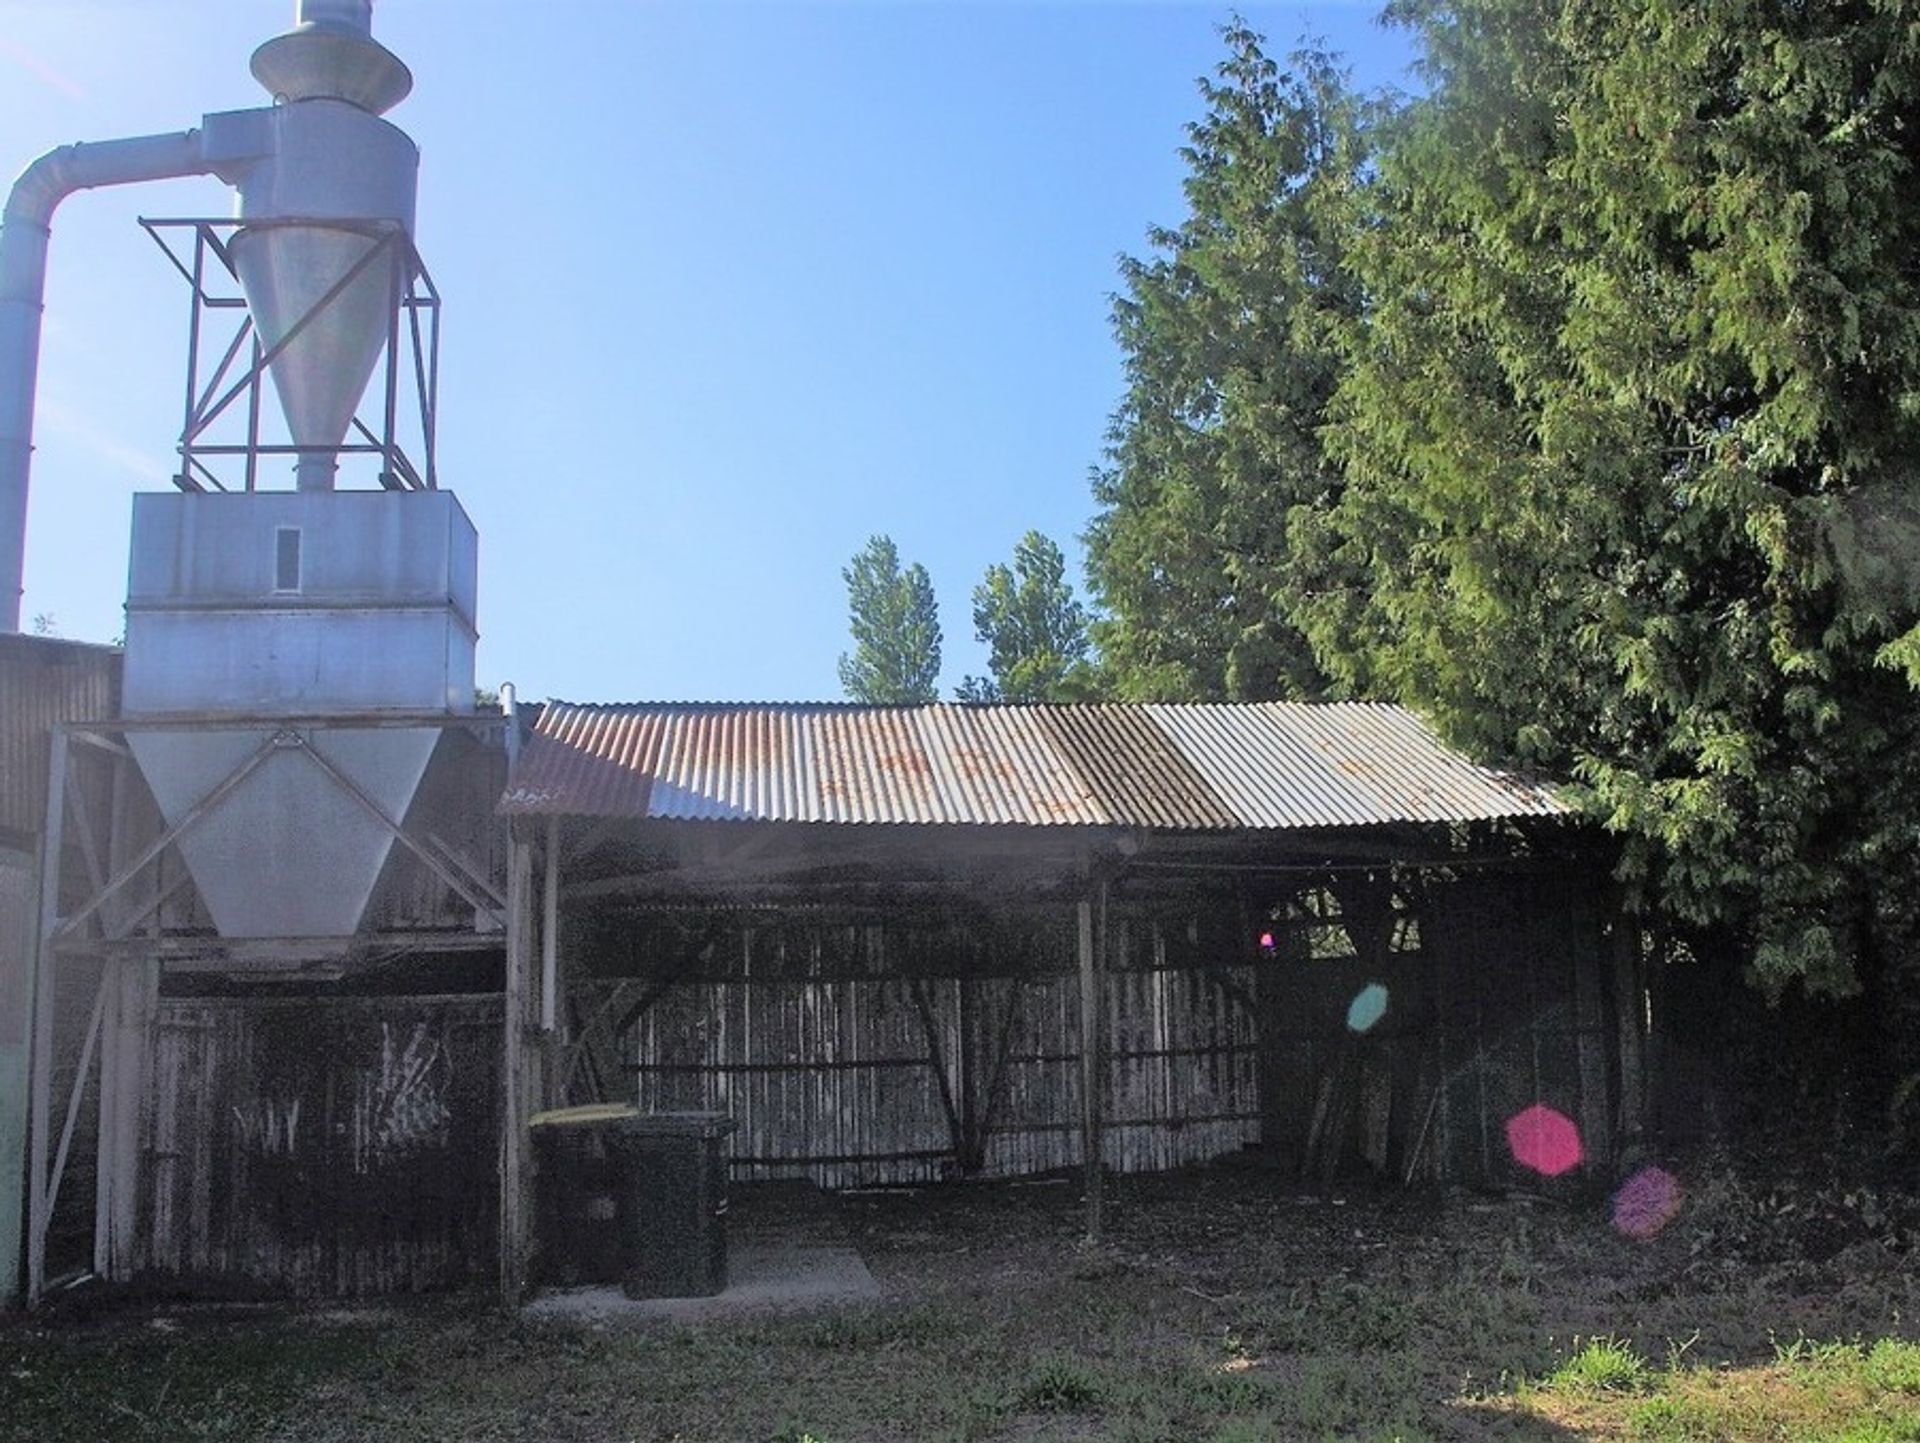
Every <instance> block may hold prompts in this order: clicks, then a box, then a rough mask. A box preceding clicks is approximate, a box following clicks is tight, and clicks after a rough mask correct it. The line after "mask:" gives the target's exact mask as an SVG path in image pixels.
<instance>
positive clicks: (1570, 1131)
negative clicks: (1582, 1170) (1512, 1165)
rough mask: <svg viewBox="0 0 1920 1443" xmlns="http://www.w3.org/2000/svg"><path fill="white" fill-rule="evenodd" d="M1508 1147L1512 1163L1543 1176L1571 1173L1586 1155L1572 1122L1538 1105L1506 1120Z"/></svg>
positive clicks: (1543, 1105) (1560, 1114)
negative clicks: (1511, 1154) (1511, 1155)
mask: <svg viewBox="0 0 1920 1443" xmlns="http://www.w3.org/2000/svg"><path fill="white" fill-rule="evenodd" d="M1507 1147H1508V1149H1509V1150H1510V1151H1511V1152H1512V1153H1513V1160H1514V1161H1515V1162H1517V1163H1519V1164H1520V1166H1522V1167H1524V1168H1529V1169H1531V1170H1532V1171H1534V1172H1537V1173H1539V1174H1540V1175H1541V1176H1542V1177H1559V1176H1560V1174H1561V1173H1563V1172H1571V1171H1572V1170H1573V1169H1574V1168H1576V1167H1578V1166H1580V1160H1581V1159H1582V1158H1583V1157H1585V1156H1586V1155H1587V1154H1586V1149H1585V1148H1583V1147H1582V1146H1581V1145H1580V1129H1579V1128H1577V1127H1575V1126H1574V1124H1573V1120H1572V1119H1571V1118H1569V1117H1567V1116H1566V1115H1565V1114H1564V1113H1558V1112H1555V1111H1554V1110H1553V1109H1552V1108H1550V1107H1548V1106H1546V1105H1545V1104H1543V1103H1538V1102H1536V1103H1535V1104H1534V1105H1533V1106H1532V1107H1529V1108H1528V1109H1527V1110H1526V1111H1525V1112H1520V1113H1516V1114H1514V1115H1513V1116H1512V1117H1510V1118H1508V1119H1507Z"/></svg>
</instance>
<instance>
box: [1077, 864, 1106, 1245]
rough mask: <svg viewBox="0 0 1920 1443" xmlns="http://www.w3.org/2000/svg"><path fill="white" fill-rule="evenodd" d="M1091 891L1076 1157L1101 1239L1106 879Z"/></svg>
mask: <svg viewBox="0 0 1920 1443" xmlns="http://www.w3.org/2000/svg"><path fill="white" fill-rule="evenodd" d="M1093 890H1094V895H1093V896H1091V897H1089V898H1087V899H1086V900H1084V901H1082V902H1081V903H1080V908H1079V922H1080V1156H1081V1160H1082V1163H1083V1165H1084V1167H1085V1169H1086V1208H1087V1241H1088V1242H1089V1243H1098V1242H1099V1241H1100V1222H1101V1217H1100V1213H1101V1202H1102V1199H1101V1188H1102V1183H1103V1178H1102V1169H1101V1144H1100V1139H1101V1123H1102V1120H1103V1118H1102V1114H1103V1113H1104V1111H1105V1109H1104V1106H1103V1104H1104V1102H1105V1093H1106V1056H1105V1053H1106V1047H1105V1040H1106V1039H1105V1033H1106V1005H1105V1003H1106V999H1105V996H1104V993H1105V988H1104V987H1103V985H1102V982H1103V973H1104V972H1105V968H1106V959H1105V958H1104V957H1102V956H1101V955H1100V954H1101V951H1102V945H1103V944H1104V942H1105V938H1104V937H1103V936H1099V935H1096V928H1095V926H1094V923H1095V914H1096V911H1097V912H1098V914H1099V921H1100V922H1101V924H1102V925H1101V926H1100V928H1099V929H1098V931H1099V932H1102V933H1103V932H1104V931H1105V925H1104V924H1105V921H1106V910H1107V884H1106V882H1105V880H1104V879H1103V880H1101V881H1099V882H1097V883H1095V885H1094V889H1093Z"/></svg>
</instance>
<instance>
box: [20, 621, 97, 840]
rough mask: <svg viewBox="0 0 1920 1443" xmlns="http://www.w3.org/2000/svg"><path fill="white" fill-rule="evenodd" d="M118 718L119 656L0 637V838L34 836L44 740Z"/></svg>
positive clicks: (42, 806) (43, 803) (79, 645)
mask: <svg viewBox="0 0 1920 1443" xmlns="http://www.w3.org/2000/svg"><path fill="white" fill-rule="evenodd" d="M119 711H120V652H119V650H118V648H115V647H111V646H90V645H88V644H86V643H84V642H77V641H61V640H58V639H56V638H53V637H47V636H23V635H17V634H7V635H0V833H12V834H14V836H15V838H16V839H22V838H31V837H34V836H37V835H38V834H39V831H40V824H41V820H42V817H43V814H44V813H45V811H46V807H47V735H48V733H49V732H51V731H52V730H53V728H54V727H55V726H56V725H57V724H58V723H60V722H64V721H90V720H99V719H102V718H106V717H112V716H117V715H118V714H119Z"/></svg>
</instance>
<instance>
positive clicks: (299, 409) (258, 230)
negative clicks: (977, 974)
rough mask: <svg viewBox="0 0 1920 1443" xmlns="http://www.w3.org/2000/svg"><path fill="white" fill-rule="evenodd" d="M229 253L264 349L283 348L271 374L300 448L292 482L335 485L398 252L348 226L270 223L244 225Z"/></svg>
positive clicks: (383, 326)
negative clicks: (342, 446) (377, 252)
mask: <svg viewBox="0 0 1920 1443" xmlns="http://www.w3.org/2000/svg"><path fill="white" fill-rule="evenodd" d="M376 248H379V249H381V251H382V253H381V254H380V255H377V256H373V257H372V259H371V260H370V261H369V262H368V263H367V264H365V265H364V266H362V267H361V269H360V271H359V273H358V274H357V275H356V274H354V267H355V266H359V265H361V263H362V262H363V261H368V257H369V255H370V253H371V252H373V251H374V250H375V249H376ZM229 254H230V255H231V256H232V257H233V267H234V271H235V272H236V274H238V276H239V278H240V285H241V289H242V290H243V291H244V292H245V294H246V298H247V308H248V310H249V311H250V313H251V314H252V316H253V323H254V327H255V329H256V330H257V331H258V332H259V335H260V342H261V345H262V346H263V347H265V349H266V350H267V351H268V352H272V351H274V350H275V349H276V348H278V347H281V346H282V344H283V343H284V346H285V348H284V349H282V350H280V351H279V354H278V355H275V356H274V358H273V360H272V362H271V363H270V365H269V367H268V370H269V372H270V374H271V375H272V377H273V385H274V390H275V391H276V392H277V393H278V394H279V397H280V409H281V410H282V412H283V413H284V414H285V416H286V419H287V433H288V436H289V438H290V439H291V441H292V442H293V444H294V445H296V446H298V447H300V448H301V454H300V457H299V460H298V461H297V462H296V463H295V465H294V478H295V479H294V484H295V485H296V486H297V487H298V488H299V489H300V490H302V491H329V490H332V489H333V480H334V473H335V471H336V469H337V467H338V455H337V453H338V450H339V447H340V443H341V442H342V441H343V440H345V439H346V434H347V428H348V427H349V426H350V425H351V424H352V423H353V414H354V408H355V407H356V406H357V405H358V404H359V401H360V397H361V394H362V393H363V392H364V391H365V390H366V387H367V381H368V378H369V377H371V376H372V374H373V367H374V363H375V362H376V361H378V360H379V358H380V352H381V349H382V347H384V346H385V344H386V341H387V333H388V323H389V319H390V317H391V316H392V314H393V309H394V304H395V301H394V289H395V287H394V283H395V279H396V278H395V274H394V272H395V266H396V263H397V262H398V259H399V253H398V252H396V251H395V250H394V249H393V248H392V247H391V246H385V247H383V246H382V245H381V241H380V239H379V238H378V237H375V236H370V235H366V234H363V233H361V232H358V231H354V230H348V229H344V228H335V227H329V226H322V225H276V226H250V227H248V228H247V229H246V230H243V231H241V232H240V233H239V234H238V235H236V236H235V237H234V238H233V241H232V243H231V246H230V247H229ZM349 276H351V277H352V278H351V279H350V280H346V278H347V277H349ZM343 280H346V284H345V286H344V288H341V289H338V290H337V291H336V287H339V286H340V283H341V282H342V281H343ZM330 293H332V294H330ZM296 328H297V329H296ZM289 335H291V337H292V339H291V340H288V336H289Z"/></svg>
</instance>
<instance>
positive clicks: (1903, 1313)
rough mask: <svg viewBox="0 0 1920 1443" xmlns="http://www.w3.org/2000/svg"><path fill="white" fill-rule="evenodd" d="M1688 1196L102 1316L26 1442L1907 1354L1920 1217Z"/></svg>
mask: <svg viewBox="0 0 1920 1443" xmlns="http://www.w3.org/2000/svg"><path fill="white" fill-rule="evenodd" d="M1667 1166H1668V1167H1669V1168H1670V1170H1671V1171H1672V1172H1673V1174H1674V1176H1675V1177H1677V1178H1678V1179H1679V1180H1680V1185H1681V1193H1680V1198H1679V1208H1678V1211H1677V1213H1676V1214H1675V1216H1674V1217H1673V1218H1672V1220H1671V1221H1670V1222H1669V1223H1667V1225H1666V1226H1665V1227H1664V1228H1663V1229H1662V1230H1661V1231H1659V1232H1658V1233H1657V1234H1656V1235H1655V1236H1653V1237H1651V1238H1648V1239H1645V1240H1635V1239H1632V1238H1629V1237H1626V1236H1623V1235H1622V1234H1621V1233H1619V1232H1617V1231H1616V1230H1615V1228H1614V1226H1613V1225H1612V1217H1611V1210H1610V1206H1609V1195H1608V1192H1607V1191H1606V1190H1605V1189H1604V1188H1603V1187H1599V1186H1597V1185H1596V1186H1595V1187H1593V1188H1591V1189H1589V1190H1586V1191H1580V1190H1571V1191H1568V1192H1565V1193H1562V1194H1560V1195H1558V1196H1555V1197H1552V1198H1539V1197H1531V1196H1521V1195H1506V1196H1482V1195H1474V1194H1469V1193H1462V1192H1455V1193H1433V1192H1427V1193H1405V1192H1395V1191H1378V1190H1373V1189H1369V1188H1367V1187H1365V1186H1362V1185H1355V1186H1353V1187H1351V1188H1347V1189H1342V1190H1336V1191H1333V1192H1331V1193H1321V1192H1307V1191H1302V1190H1301V1189H1299V1188H1298V1187H1297V1186H1295V1185H1293V1184H1292V1183H1291V1182H1290V1181H1289V1180H1288V1179H1287V1178H1285V1177H1284V1176H1282V1175H1280V1174H1278V1173H1276V1172H1273V1171H1271V1170H1268V1169H1265V1168H1262V1167H1260V1166H1257V1165H1253V1164H1251V1163H1247V1162H1242V1161H1239V1160H1234V1161H1230V1162H1228V1163H1224V1164H1220V1165H1215V1166H1212V1167H1208V1168H1202V1169H1194V1170H1190V1171H1187V1172H1183V1173H1179V1174H1173V1175H1166V1176H1157V1177H1134V1178H1120V1179H1110V1180H1109V1182H1108V1185H1107V1197H1108V1207H1107V1210H1106V1225H1105V1229H1104V1234H1103V1237H1102V1239H1101V1240H1100V1242H1099V1243H1098V1244H1097V1245H1089V1244H1088V1243H1087V1242H1086V1241H1085V1238H1084V1213H1083V1210H1082V1208H1081V1205H1080V1197H1079V1185H1078V1182H1077V1180H1074V1179H1065V1180H1057V1181H1046V1182H1040V1183H1029V1184H1011V1185H1010V1184H956V1185H951V1186H946V1187H940V1188H932V1189H921V1190H915V1191H905V1192H873V1193H849V1194H842V1195H839V1196H836V1197H827V1196H824V1195H821V1194H818V1193H817V1192H814V1191H813V1190H811V1189H809V1188H806V1187H804V1186H800V1185H787V1184H783V1185H771V1186H766V1187H761V1188H743V1189H738V1190H736V1194H735V1203H736V1205H735V1218H734V1230H735V1235H736V1236H737V1237H739V1238H742V1239H755V1240H767V1239H778V1238H781V1237H787V1238H792V1239H794V1240H796V1241H801V1242H813V1243H823V1242H832V1243H848V1244H851V1245H852V1246H854V1247H856V1248H857V1249H858V1250H859V1252H860V1254H861V1255H862V1256H863V1257H864V1258H865V1260H866V1262H867V1265H868V1266H869V1268H871V1270H872V1271H873V1273H874V1274H875V1276H876V1277H877V1278H878V1280H879V1281H880V1283H881V1284H882V1287H883V1289H884V1293H885V1296H884V1298H883V1300H882V1301H881V1302H878V1303H871V1304H860V1305H854V1306H849V1307H837V1308H830V1309H823V1310H815V1311H810V1312H803V1313H790V1314H782V1313H754V1314H748V1315H741V1316H736V1317H731V1318H720V1319H714V1320H710V1321H706V1322H702V1323H700V1324H697V1325H664V1324H649V1325H620V1324H598V1325H590V1326H560V1325H551V1324H534V1323H530V1322H528V1321H526V1320H524V1319H516V1318H511V1317H508V1316H506V1315H503V1314H502V1313H501V1312H499V1310H498V1309H497V1308H495V1307H493V1306H492V1305H491V1304H490V1302H489V1301H488V1300H487V1299H485V1298H482V1297H469V1298H438V1299H427V1300H418V1301H413V1302H407V1303H383V1304H380V1305H378V1306H375V1307H369V1308H355V1309H345V1310H343V1309H339V1308H288V1307H285V1306H280V1307H270V1308H264V1309H258V1308H251V1309H243V1310H239V1311H235V1310H233V1309H230V1308H229V1309H212V1308H204V1307H198V1308H184V1309H182V1308H178V1307H165V1306H161V1305H158V1304H156V1303H154V1302H152V1301H145V1302H132V1301H127V1300H114V1299H108V1298H106V1297H104V1296H95V1297H92V1298H89V1297H88V1296H86V1295H85V1294H76V1295H74V1296H73V1297H72V1298H69V1299H67V1300H64V1301H63V1302H62V1304H61V1305H60V1306H59V1307H56V1308H55V1309H53V1310H52V1311H51V1312H50V1313H49V1314H47V1315H45V1316H42V1317H38V1318H35V1319H34V1320H31V1321H30V1322H28V1323H25V1324H16V1325H13V1326H12V1327H9V1328H7V1329H6V1330H4V1331H0V1365H4V1366H3V1367H0V1405H4V1406H0V1438H18V1439H22V1440H25V1439H29V1438H31V1439H35V1440H49V1443H51V1440H59V1439H90V1440H91V1439H101V1438H110V1439H120V1438H126V1439H147V1438H154V1439H159V1438H167V1439H175V1438H211V1437H228V1438H242V1437H244V1438H265V1439H299V1440H329V1443H335V1440H345V1439H362V1438H366V1439H374V1438H378V1439H383V1440H384V1439H406V1438H421V1439H425V1438H459V1439H463V1440H464V1439H474V1440H481V1439H528V1440H531V1439H541V1440H547V1439H552V1440H579V1443H587V1440H594V1443H600V1440H632V1439H649V1440H651V1439H659V1440H675V1439H678V1440H686V1443H693V1440H708V1439H712V1440H728V1443H732V1440H751V1439H762V1440H775V1443H801V1440H803V1439H808V1438H811V1439H814V1440H817V1443H904V1440H909V1439H913V1440H918V1439H928V1438H945V1439H971V1440H1005V1443H1034V1440H1039V1439H1049V1438H1050V1439H1056V1440H1063V1443H1064V1440H1085V1439H1116V1440H1134V1443H1146V1440H1152V1439H1164V1440H1173V1439H1180V1440H1198V1443H1250V1440H1255V1439H1295V1438H1299V1439H1322V1438H1337V1439H1348V1438H1352V1439H1380V1440H1387V1439H1399V1440H1405V1443H1413V1440H1418V1439H1430V1440H1440V1439H1446V1440H1462V1443H1467V1440H1479V1439H1490V1438H1537V1439H1543V1440H1553V1439H1568V1438H1576V1437H1580V1438H1584V1437H1616V1436H1619V1437H1625V1436H1630V1435H1629V1434H1627V1433H1622V1432H1617V1431H1606V1430H1605V1429H1600V1430H1599V1431H1590V1430H1588V1429H1587V1428H1586V1427H1585V1426H1581V1427H1579V1428H1576V1427H1574V1426H1572V1425H1567V1424H1564V1423H1558V1422H1554V1421H1552V1420H1551V1419H1550V1418H1548V1417H1546V1416H1542V1415H1541V1414H1540V1413H1539V1412H1538V1411H1535V1412H1532V1413H1529V1412H1528V1411H1526V1410H1525V1409H1523V1408H1516V1407H1515V1406H1514V1402H1515V1398H1516V1396H1517V1394H1518V1393H1519V1392H1521V1391H1523V1390H1524V1385H1525V1381H1526V1380H1528V1379H1538V1378H1541V1377H1543V1376H1545V1375H1546V1374H1548V1373H1549V1372H1551V1371H1552V1370H1553V1369H1554V1368H1555V1367H1557V1366H1559V1365H1560V1364H1562V1363H1564V1362H1565V1361H1566V1360H1567V1359H1568V1358H1569V1357H1570V1356H1571V1355H1573V1354H1574V1353H1575V1352H1576V1351H1577V1350H1578V1349H1579V1347H1580V1346H1581V1344H1582V1343H1583V1342H1584V1341H1586V1340H1591V1339H1594V1338H1599V1337H1605V1338H1611V1339H1615V1340H1618V1341H1620V1342H1621V1343H1623V1344H1626V1345H1628V1346H1631V1347H1632V1348H1633V1349H1635V1350H1637V1352H1638V1353H1639V1354H1641V1355H1642V1356H1644V1357H1645V1358H1647V1359H1649V1360H1650V1361H1651V1362H1652V1363H1653V1364H1655V1365H1657V1366H1660V1367H1665V1366H1667V1365H1668V1364H1672V1363H1678V1364H1681V1365H1685V1366H1696V1365H1697V1366H1706V1367H1714V1368H1732V1367H1738V1366H1744V1365H1753V1364H1771V1363H1774V1362H1775V1361H1776V1360H1778V1359H1779V1358H1780V1357H1781V1355H1782V1352H1783V1350H1785V1349H1789V1348H1790V1347H1791V1346H1792V1345H1793V1344H1794V1343H1795V1342H1796V1341H1797V1340H1800V1339H1821V1340H1835V1339H1838V1340H1847V1339H1855V1338H1860V1339H1874V1338H1881V1337H1912V1336H1914V1332H1915V1329H1916V1327H1917V1326H1920V1246H1916V1244H1920V1199H1916V1198H1915V1197H1914V1196H1912V1195H1911V1194H1909V1193H1908V1192H1907V1191H1905V1190H1903V1189H1899V1188H1895V1187H1889V1186H1886V1185H1879V1186H1870V1185H1865V1184H1854V1185H1851V1186H1849V1185H1847V1184H1844V1183H1842V1182H1839V1181H1836V1180H1833V1179H1831V1178H1825V1177H1820V1176H1811V1177H1809V1176H1801V1177H1797V1178H1794V1179H1790V1180H1780V1179H1778V1178H1773V1179H1772V1180H1770V1181H1767V1182H1765V1183H1760V1182H1756V1181H1754V1179H1755V1178H1756V1177H1763V1176H1769V1174H1770V1171H1771V1170H1769V1169H1765V1168H1756V1167H1754V1166H1752V1165H1750V1164H1748V1165H1743V1164H1741V1163H1740V1162H1738V1161H1737V1160H1734V1159H1730V1158H1727V1157H1725V1156H1718V1155H1702V1156H1697V1157H1691V1158H1685V1159H1668V1160H1667ZM1597 1426H1598V1425H1596V1427H1597ZM1631 1436H1643V1435H1638V1434H1635V1435H1631ZM1645 1436H1651V1435H1645ZM1662 1436H1665V1435H1662ZM1674 1436H1681V1435H1674ZM1684 1436H1706V1437H1718V1436H1726V1437H1730V1438H1733V1437H1746V1436H1756V1437H1758V1436H1780V1435H1778V1434H1760V1433H1756V1434H1752V1435H1749V1434H1745V1433H1739V1432H1727V1433H1714V1432H1711V1431H1709V1432H1707V1433H1704V1434H1699V1435H1695V1434H1687V1435H1684ZM1845 1436H1855V1435H1852V1434H1848V1435H1845ZM1860 1436H1869V1435H1860ZM1871 1436H1889V1437H1892V1436H1905V1435H1902V1434H1884V1433H1883V1434H1876V1435H1871Z"/></svg>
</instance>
